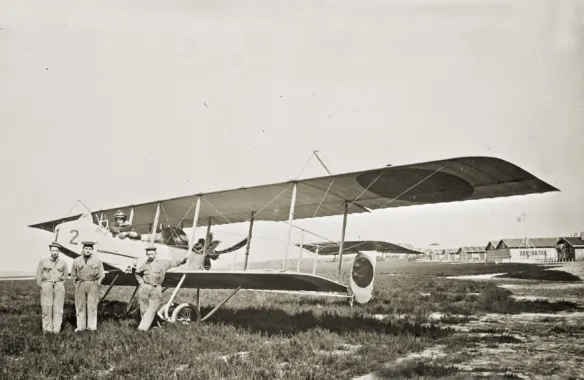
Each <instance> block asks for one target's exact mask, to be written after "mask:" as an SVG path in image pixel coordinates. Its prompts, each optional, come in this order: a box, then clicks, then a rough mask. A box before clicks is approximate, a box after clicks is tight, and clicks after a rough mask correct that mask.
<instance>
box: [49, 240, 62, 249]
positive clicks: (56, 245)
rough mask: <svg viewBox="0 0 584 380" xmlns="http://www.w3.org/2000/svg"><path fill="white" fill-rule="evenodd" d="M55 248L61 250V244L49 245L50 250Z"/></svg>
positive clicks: (53, 243)
mask: <svg viewBox="0 0 584 380" xmlns="http://www.w3.org/2000/svg"><path fill="white" fill-rule="evenodd" d="M53 247H57V248H59V249H61V244H59V243H57V242H56V241H54V242H52V243H51V244H49V248H53Z"/></svg>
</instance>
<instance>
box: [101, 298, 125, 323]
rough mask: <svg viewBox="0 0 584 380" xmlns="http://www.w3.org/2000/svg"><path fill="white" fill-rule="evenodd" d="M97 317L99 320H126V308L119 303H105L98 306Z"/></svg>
mask: <svg viewBox="0 0 584 380" xmlns="http://www.w3.org/2000/svg"><path fill="white" fill-rule="evenodd" d="M98 315H99V316H100V318H101V319H123V318H126V316H127V312H126V307H125V306H124V304H123V303H122V302H120V301H105V302H102V303H100V304H99V310H98Z"/></svg>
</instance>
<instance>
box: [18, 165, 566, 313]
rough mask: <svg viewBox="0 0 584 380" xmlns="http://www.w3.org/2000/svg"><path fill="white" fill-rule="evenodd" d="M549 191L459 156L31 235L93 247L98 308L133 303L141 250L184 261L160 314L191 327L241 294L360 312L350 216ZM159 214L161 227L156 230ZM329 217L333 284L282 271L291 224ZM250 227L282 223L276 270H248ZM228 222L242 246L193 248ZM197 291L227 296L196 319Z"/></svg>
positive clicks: (146, 207) (73, 247)
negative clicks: (232, 261)
mask: <svg viewBox="0 0 584 380" xmlns="http://www.w3.org/2000/svg"><path fill="white" fill-rule="evenodd" d="M551 191H559V190H558V189H556V188H555V187H553V186H551V185H549V184H548V183H546V182H544V181H542V180H540V179H539V178H537V177H535V176H534V175H532V174H530V173H528V172H527V171H525V170H523V169H521V168H520V167H518V166H516V165H514V164H512V163H510V162H507V161H505V160H502V159H498V158H492V157H459V158H452V159H446V160H438V161H431V162H424V163H416V164H410V165H402V166H386V167H381V168H376V169H370V170H363V171H357V172H351V173H344V174H335V175H327V176H322V177H316V178H309V179H302V180H290V181H287V182H281V183H272V184H267V185H260V186H253V187H241V188H237V189H230V190H223V191H212V192H207V193H198V194H191V195H184V196H179V197H176V198H168V199H160V200H155V201H152V202H148V203H141V204H133V205H131V204H130V205H122V206H117V207H112V208H108V209H104V210H97V211H91V210H87V212H84V213H81V214H77V215H73V216H69V217H66V218H61V219H56V220H51V221H47V222H42V223H38V224H33V225H31V226H29V227H32V228H38V229H43V230H46V231H50V232H53V233H54V241H56V242H58V243H59V244H61V246H62V247H63V251H64V253H65V254H66V255H67V256H69V257H71V258H74V257H77V256H79V255H80V254H81V244H80V242H81V241H83V240H93V241H95V242H96V246H95V247H96V249H97V254H98V255H99V257H100V258H101V260H102V261H103V262H104V266H105V269H106V272H107V273H106V278H105V280H104V281H103V283H102V284H103V285H108V288H107V291H106V292H105V294H104V296H103V297H102V300H103V299H104V298H105V297H106V296H107V294H108V292H109V291H110V290H111V288H112V287H113V286H114V285H118V286H132V287H135V290H134V294H133V295H132V299H131V300H130V303H129V304H131V303H132V300H133V299H134V297H135V295H136V291H137V290H138V283H137V281H136V278H135V276H134V275H133V274H132V272H131V270H130V269H131V267H132V266H135V265H136V262H137V261H138V260H143V259H145V254H144V251H145V248H146V247H147V246H148V245H154V246H155V247H157V250H158V257H159V258H161V259H178V258H182V257H184V256H185V255H187V254H188V261H187V263H186V264H184V265H181V266H180V267H177V268H173V269H171V270H169V271H168V272H167V274H166V277H165V279H164V283H163V285H162V286H163V287H164V288H166V289H168V288H174V290H173V293H172V295H171V296H170V299H169V300H168V301H167V302H165V303H163V305H162V307H161V308H160V310H159V312H158V315H159V316H160V317H161V318H163V319H164V320H166V321H169V322H176V321H179V320H181V321H184V320H187V321H192V320H193V319H192V317H193V313H194V314H195V320H196V322H199V321H204V320H206V319H208V318H209V317H210V316H211V315H212V314H213V313H214V312H215V311H216V310H217V309H218V308H219V307H221V306H222V305H223V304H224V303H225V302H227V301H228V300H229V299H230V298H231V297H232V296H233V295H235V294H236V293H237V292H238V291H239V290H241V289H247V290H255V291H273V292H288V293H294V294H308V295H310V294H320V295H334V296H339V297H346V298H348V299H349V301H350V302H351V305H353V300H355V301H357V302H358V303H361V304H364V303H367V302H369V300H370V299H371V297H372V291H373V283H374V276H375V261H376V260H375V259H373V258H371V257H370V256H369V255H367V254H365V253H363V252H359V253H357V255H356V257H355V259H354V260H353V263H352V267H351V268H350V271H349V276H348V277H349V279H348V284H347V281H344V282H343V281H342V279H341V269H342V268H341V267H342V263H343V260H342V256H343V252H345V247H344V245H345V230H346V225H347V217H348V215H349V214H358V213H371V212H374V211H376V210H383V209H387V208H392V207H410V206H418V205H427V204H439V203H448V202H463V201H471V200H479V199H488V198H499V197H510V196H519V195H528V194H535V193H546V192H551ZM119 210H123V212H125V213H129V215H130V218H129V222H130V224H131V226H132V228H133V230H134V231H135V232H136V233H137V234H138V235H140V239H120V238H117V237H114V236H113V234H112V233H111V231H110V228H108V223H109V222H108V221H109V220H110V219H111V218H112V216H113V215H114V214H115V213H116V212H117V211H119ZM161 215H163V216H164V218H165V221H164V222H165V223H160V218H161ZM331 216H342V227H341V239H340V244H339V246H338V256H339V262H338V268H337V276H336V278H332V279H331V278H325V277H323V276H320V275H317V274H316V273H300V271H299V270H297V271H290V270H286V262H287V260H288V259H289V250H290V246H291V244H290V240H291V232H292V228H293V227H295V226H294V224H293V222H294V220H296V219H307V218H321V217H331ZM254 221H255V222H260V221H262V222H287V223H288V235H287V244H286V246H285V252H283V254H284V258H283V261H282V268H281V269H277V270H251V269H249V270H248V268H247V267H248V257H249V255H250V246H251V240H252V231H253V224H254ZM230 223H249V233H248V237H247V239H245V240H244V241H243V242H240V243H239V244H237V245H235V246H234V247H230V248H228V249H227V250H224V251H217V250H216V248H217V242H212V239H208V238H206V239H204V242H203V247H202V248H201V247H200V245H201V244H200V243H201V241H200V240H199V242H198V243H199V248H197V247H195V245H196V244H197V243H196V242H195V235H196V231H197V229H198V228H199V227H206V229H207V234H206V235H205V236H209V235H210V232H211V227H212V226H218V225H225V224H230ZM165 224H166V225H165ZM185 228H191V234H190V238H189V237H188V236H187V234H186V233H185V232H184V229H185ZM211 246H213V247H211ZM244 246H245V263H244V265H243V269H242V270H222V271H219V270H213V268H212V265H211V266H209V265H208V264H209V260H207V261H206V257H211V259H212V258H216V257H218V256H220V255H221V254H225V253H227V252H234V251H236V250H238V249H242V248H243V247H244ZM210 248H212V249H210ZM301 251H302V250H301ZM129 268H130V269H129ZM181 288H193V289H196V290H197V296H196V300H195V304H190V303H183V304H180V305H175V304H173V300H174V298H175V296H176V294H177V292H178V291H179V289H181ZM201 289H231V290H232V292H231V293H230V294H229V295H228V296H227V297H226V298H225V299H224V300H222V301H221V302H220V303H219V304H218V305H217V306H216V307H215V308H214V309H213V310H211V311H210V312H209V313H208V314H207V315H206V316H204V317H202V318H201V314H200V303H199V297H200V290H201Z"/></svg>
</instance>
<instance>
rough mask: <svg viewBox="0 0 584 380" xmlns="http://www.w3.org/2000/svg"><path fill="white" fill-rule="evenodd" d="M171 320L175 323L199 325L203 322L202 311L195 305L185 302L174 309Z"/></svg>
mask: <svg viewBox="0 0 584 380" xmlns="http://www.w3.org/2000/svg"><path fill="white" fill-rule="evenodd" d="M170 320H171V321H172V322H173V323H174V322H176V323H181V324H184V325H190V324H194V325H198V324H199V323H201V313H200V312H199V311H198V310H197V307H196V306H195V305H193V304H190V303H183V304H180V305H178V306H177V307H176V308H175V309H174V310H173V312H172V316H171V317H170Z"/></svg>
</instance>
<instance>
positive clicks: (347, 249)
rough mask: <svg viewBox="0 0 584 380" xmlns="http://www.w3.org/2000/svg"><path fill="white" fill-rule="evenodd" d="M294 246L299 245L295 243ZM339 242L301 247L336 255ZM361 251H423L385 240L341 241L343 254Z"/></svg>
mask: <svg viewBox="0 0 584 380" xmlns="http://www.w3.org/2000/svg"><path fill="white" fill-rule="evenodd" d="M296 246H300V244H297V245H296ZM339 246H340V242H322V243H311V244H304V245H303V246H302V247H303V248H304V249H307V250H309V251H311V252H313V253H316V252H317V250H318V254H319V255H338V254H339ZM361 251H376V252H382V253H406V254H412V255H423V254H424V253H423V252H420V251H415V250H413V249H409V248H406V247H402V246H401V245H398V244H394V243H389V242H386V241H374V240H357V241H346V242H344V243H343V254H352V253H359V252H361Z"/></svg>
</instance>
